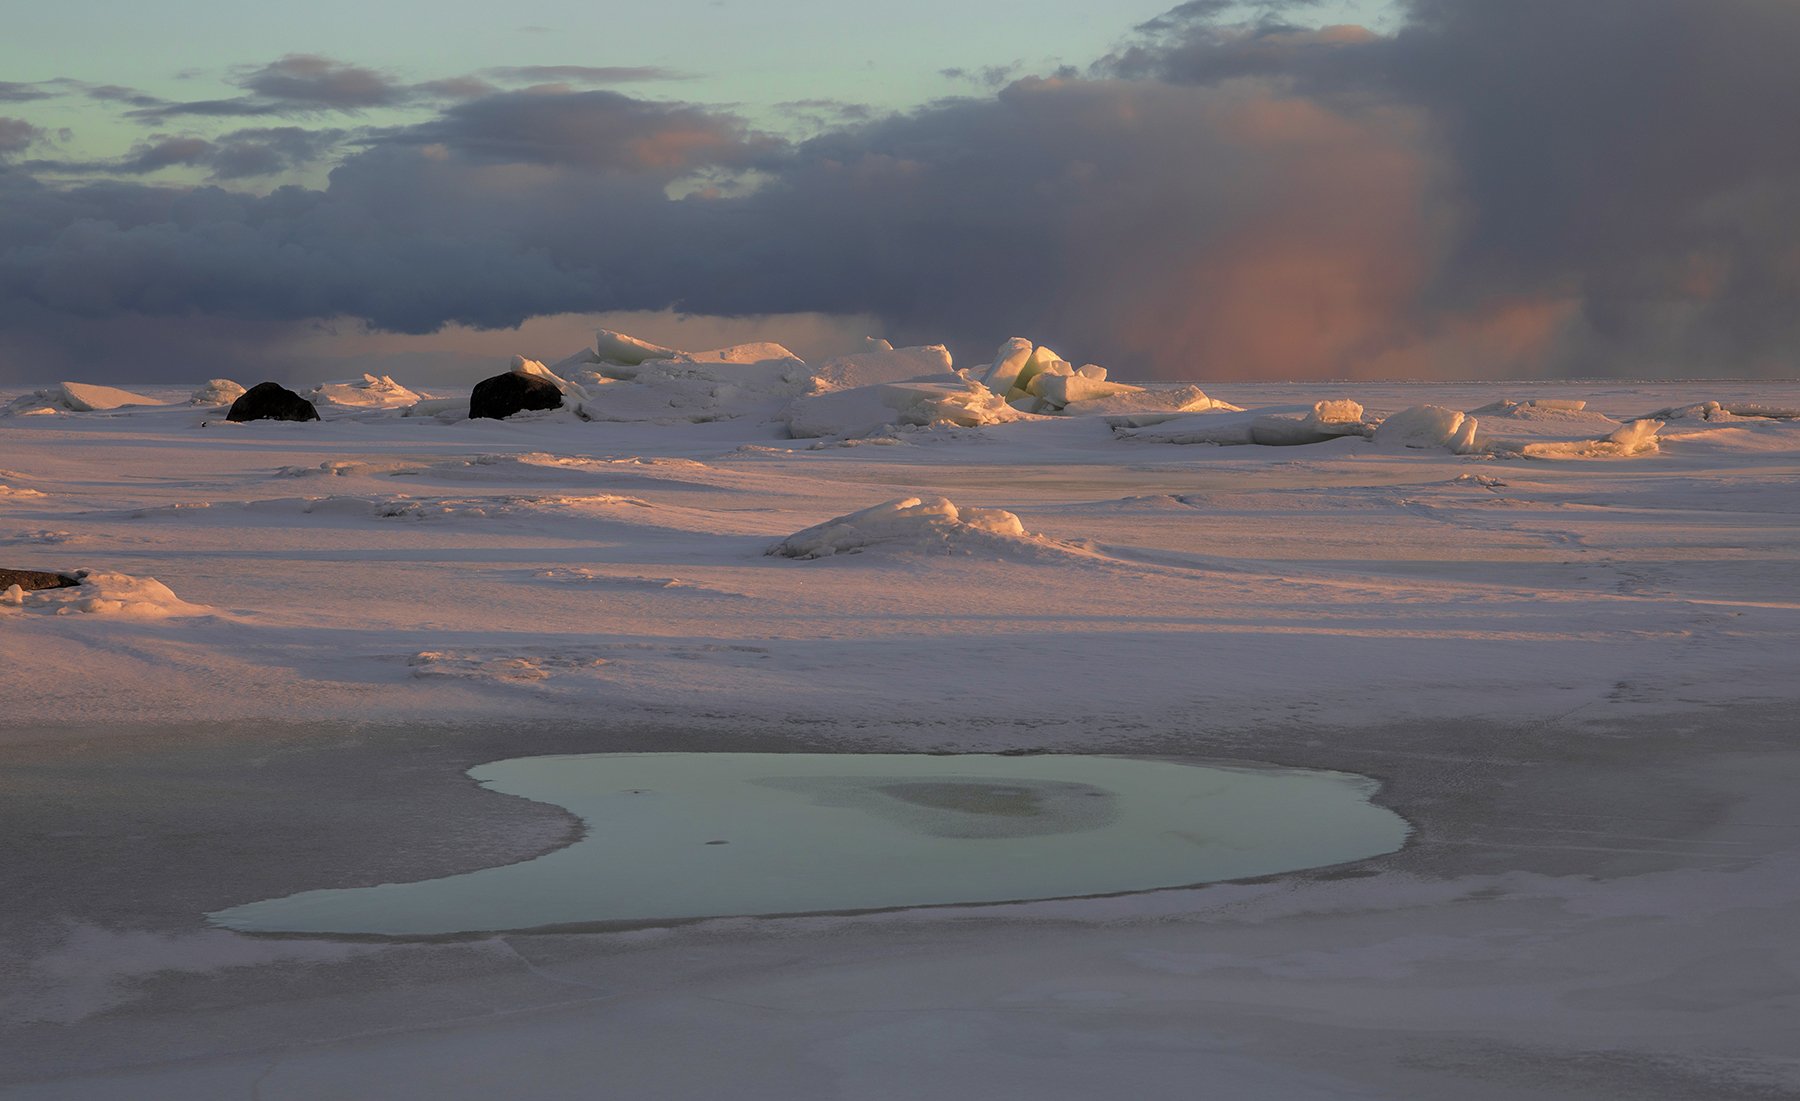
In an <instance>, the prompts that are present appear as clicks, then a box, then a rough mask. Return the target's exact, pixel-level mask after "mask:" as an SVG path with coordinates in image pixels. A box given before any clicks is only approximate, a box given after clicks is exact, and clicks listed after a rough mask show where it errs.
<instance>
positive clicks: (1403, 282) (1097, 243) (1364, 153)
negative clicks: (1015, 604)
mask: <svg viewBox="0 0 1800 1101" xmlns="http://www.w3.org/2000/svg"><path fill="white" fill-rule="evenodd" d="M1225 10H1227V9H1225V8H1222V7H1220V6H1218V5H1207V4H1189V5H1184V7H1183V8H1182V9H1177V11H1176V12H1174V13H1172V14H1171V15H1170V16H1168V17H1165V18H1164V19H1162V20H1158V21H1154V22H1153V24H1151V25H1150V28H1149V30H1148V31H1146V32H1145V35H1144V37H1143V38H1141V39H1140V40H1139V41H1138V42H1137V43H1135V44H1134V45H1133V46H1131V47H1129V48H1126V49H1122V50H1120V51H1119V52H1117V53H1116V54H1114V55H1113V56H1111V57H1109V58H1106V59H1103V60H1102V61H1101V62H1100V63H1099V64H1098V65H1097V66H1096V67H1095V68H1094V69H1093V70H1091V71H1090V73H1089V74H1088V75H1087V76H1086V77H1085V78H1081V79H1075V78H1071V77H1069V76H1067V75H1064V76H1062V77H1060V78H1056V79H1025V80H1020V81H1017V82H1014V83H1012V84H1010V85H1008V86H1007V87H1005V88H1003V89H1001V90H1000V91H999V92H998V93H997V94H994V95H991V96H984V97H980V98H969V99H961V100H949V101H944V102H941V103H937V104H933V105H930V106H928V107H926V108H923V109H921V110H918V111H916V112H912V113H909V114H905V115H898V116H891V117H885V118H879V119H871V120H854V119H849V120H846V119H842V118H839V119H835V120H833V121H832V122H831V124H830V125H829V127H828V128H827V129H826V130H825V132H823V133H822V134H820V135H819V136H818V137H816V138H814V139H812V140H810V141H806V142H803V143H798V144H790V143H784V142H782V141H779V140H776V139H773V138H770V137H768V136H766V135H761V134H758V133H756V132H754V131H753V130H751V129H749V128H748V127H747V126H746V125H745V124H744V123H743V122H742V121H741V120H739V119H737V118H735V117H733V116H731V115H729V114H725V113H721V112H718V111H713V110H708V109H705V108H701V107H696V106H691V105H683V104H667V103H656V102H650V101H645V100H639V99H635V98H632V97H629V96H624V95H620V94H618V93H616V92H608V91H598V90H590V91H577V92H571V91H567V90H557V89H554V88H540V89H535V90H532V91H525V92H487V93H482V92H480V91H479V90H474V89H471V91H472V92H474V94H473V95H472V96H471V98H466V99H463V100H461V101H460V102H453V103H451V104H449V105H448V106H446V107H443V108H442V109H441V110H439V111H438V112H437V113H436V114H435V115H434V116H433V117H432V118H430V119H429V120H428V121H425V122H422V123H419V124H417V125H412V126H405V127H395V128H390V129H386V130H381V131H375V132H367V133H364V134H362V135H359V136H358V137H357V138H356V144H355V145H354V146H343V145H339V146H338V147H337V148H340V149H341V148H354V149H356V150H357V151H356V152H354V153H353V154H352V155H350V156H348V157H347V159H345V160H344V161H343V162H342V163H341V164H340V165H339V166H338V167H337V168H336V169H335V170H334V171H333V173H332V176H331V181H330V185H329V186H328V187H327V188H325V189H323V190H308V189H302V188H292V187H290V188H282V189H280V190H277V191H275V192H273V193H272V194H269V195H266V196H255V195H243V194H231V193H227V192H224V191H220V190H216V189H205V188H202V189H174V188H153V187H148V186H143V185H141V184H130V183H112V184H93V185H89V186H84V187H75V188H70V189H66V190H56V189H51V188H47V187H44V186H42V185H40V184H38V183H36V182H35V181H34V180H32V179H31V178H30V175H29V173H28V172H27V171H25V169H27V168H28V167H29V165H23V166H15V167H14V168H13V169H12V170H11V171H10V172H5V171H0V363H4V362H5V361H6V356H7V355H8V354H9V353H10V354H11V355H13V356H23V355H24V354H26V352H27V351H29V352H30V353H31V354H33V355H36V356H39V358H37V359H34V360H31V361H30V362H31V363H32V365H33V368H34V369H37V370H41V369H43V366H44V364H45V362H46V361H45V360H44V359H42V358H41V357H42V355H43V349H44V348H45V347H53V346H54V343H55V342H54V339H53V338H52V336H51V335H50V334H54V333H55V332H59V331H63V332H66V331H69V330H70V329H71V328H72V327H79V326H81V325H87V324H92V325H93V326H113V327H114V328H112V329H109V331H112V332H114V334H115V336H116V335H117V333H118V330H117V328H116V327H117V326H119V325H124V324H126V322H125V321H122V320H121V319H130V318H137V319H146V320H145V321H144V324H146V325H148V324H150V323H151V322H152V321H155V323H156V324H158V325H160V326H161V328H160V329H158V334H159V337H160V338H162V339H165V340H173V339H175V338H174V337H172V336H171V335H170V334H171V333H178V332H179V331H180V326H179V325H177V324H174V323H172V322H168V321H166V320H164V321H157V320H156V319H172V318H179V317H182V316H187V315H193V316H197V317H202V318H204V319H208V320H207V322H206V323H208V324H211V323H214V322H223V321H229V322H231V324H232V325H233V326H236V327H235V328H233V329H232V331H233V332H236V333H239V334H240V335H241V334H243V333H245V332H248V331H252V330H253V329H254V327H255V326H257V325H264V326H267V327H268V331H269V332H270V333H271V334H272V336H278V335H279V334H280V333H283V332H288V331H291V327H292V326H295V325H303V324H306V323H307V322H308V321H309V319H314V318H328V317H336V316H353V317H358V318H364V319H367V320H369V321H370V322H371V323H373V324H374V325H376V326H379V327H382V328H385V329H390V330H394V331H400V332H426V331H430V330H432V329H434V328H436V327H438V326H440V325H442V324H444V323H447V322H460V323H464V324H469V325H474V326H486V327H500V326H508V325H512V324H515V323H517V322H518V321H520V320H521V319H523V318H526V317H529V316H533V315H538V314H548V313H555V312H563V311H584V312H586V311H602V310H631V309H651V310H653V309H662V308H669V307H673V308H677V309H680V310H685V311H691V312H695V313H715V314H753V313H775V312H790V311H807V310H812V311H824V312H831V313H842V314H851V313H873V314H875V315H877V316H879V317H881V318H882V319H883V320H884V321H885V323H886V324H887V325H888V326H889V327H890V335H893V336H896V337H898V338H901V339H930V340H945V339H947V340H950V341H951V342H953V344H955V346H956V347H957V350H958V352H959V354H961V355H963V357H964V361H965V362H966V361H967V359H968V353H974V354H976V355H985V354H986V353H987V351H988V350H989V349H990V348H991V347H992V345H993V344H995V343H997V342H998V341H999V340H1000V339H1001V338H1003V337H1005V336H1008V335H1011V334H1012V333H1014V332H1022V333H1024V334H1026V335H1030V336H1033V337H1036V338H1038V339H1040V340H1043V341H1045V342H1047V343H1049V344H1051V345H1052V346H1054V347H1057V348H1058V350H1059V351H1062V352H1064V353H1065V354H1066V355H1069V356H1072V357H1075V358H1078V359H1092V360H1095V361H1098V362H1102V363H1107V364H1109V365H1111V366H1115V367H1120V368H1124V369H1126V370H1127V371H1132V370H1135V371H1137V372H1139V373H1142V374H1156V375H1161V376H1164V377H1177V376H1188V377H1199V378H1206V377H1245V376H1261V377H1317V376H1323V375H1359V374H1360V375H1395V374H1403V375H1429V374H1462V375H1477V374H1485V375H1487V376H1489V377H1492V376H1497V375H1504V376H1507V377H1517V376H1520V375H1531V374H1542V373H1549V372H1562V373H1578V374H1605V373H1630V374H1657V373H1662V374H1669V373H1682V374H1704V373H1758V372H1760V373H1776V372H1778V373H1792V371H1793V369H1794V365H1793V362H1792V359H1791V356H1792V354H1793V350H1794V349H1795V348H1796V347H1797V346H1800V321H1797V317H1800V311H1796V310H1795V309H1794V308H1793V303H1794V302H1795V301H1796V300H1797V299H1800V143H1795V142H1794V141H1793V140H1792V135H1793V134H1794V133H1796V132H1800V67H1796V66H1793V65H1791V64H1790V59H1791V58H1792V57H1793V56H1795V55H1796V53H1797V52H1800V5H1795V4H1792V3H1790V2H1788V0H1779V2H1777V0H1710V2H1708V3H1704V4H1701V3H1693V2H1681V0H1584V2H1583V3H1581V4H1568V3H1566V2H1551V0H1505V2H1500V0H1418V2H1416V3H1414V4H1412V5H1411V6H1410V7H1409V8H1408V9H1406V19H1405V21H1404V23H1403V24H1402V26H1401V29H1400V30H1399V31H1398V32H1396V33H1394V34H1392V35H1385V36H1383V35H1375V34H1371V33H1369V32H1366V31H1361V30H1358V29H1347V28H1327V29H1311V28H1304V27H1298V26H1294V25H1291V24H1289V23H1287V22H1285V21H1284V20H1285V18H1286V16H1285V15H1284V11H1285V9H1283V8H1280V7H1267V6H1252V7H1251V8H1249V9H1246V8H1244V7H1243V6H1241V5H1233V6H1231V7H1230V9H1229V12H1230V13H1242V12H1244V11H1246V10H1248V11H1249V12H1250V17H1249V19H1248V21H1240V22H1238V23H1235V24H1232V25H1225V24H1222V23H1220V22H1219V21H1218V18H1217V16H1218V13H1219V12H1220V11H1225ZM1231 17H1232V18H1238V14H1232V15H1231ZM332 71H334V72H335V70H332ZM290 75H293V74H290ZM303 78H304V75H303V74H302V75H301V76H298V77H295V79H303ZM383 79H385V78H383ZM330 83H331V82H330V81H325V82H324V84H330ZM347 83H348V85H354V84H355V82H354V81H350V82H347ZM389 83H390V84H391V82H389ZM249 87H250V85H249V84H248V83H247V84H246V88H249ZM263 87H265V88H279V89H283V93H282V94H284V95H289V96H290V97H291V98H289V99H284V100H282V101H281V102H283V103H287V104H290V105H296V104H299V103H301V102H310V103H312V104H315V105H318V104H321V103H325V102H335V103H345V102H349V98H354V97H353V96H351V95H350V93H348V92H346V91H344V90H343V89H342V88H339V89H338V90H337V91H334V92H331V93H326V92H323V91H320V92H318V93H317V94H312V93H307V95H310V96H311V98H310V99H307V98H306V96H304V95H302V94H301V93H300V92H299V91H298V90H297V89H296V88H294V87H292V86H287V85H280V84H266V83H265V84H264V85H263ZM320 87H323V84H322V85H320ZM334 87H335V85H334ZM376 88H377V86H376V85H365V86H364V91H363V92H362V93H359V94H363V95H376V94H380V93H379V92H378V90H376ZM267 95H268V94H267V93H263V92H258V93H255V96H257V97H259V101H260V99H261V98H267ZM332 97H338V98H335V99H334V98H332ZM346 97H348V98H346ZM269 102H274V101H273V100H272V99H271V100H269ZM275 132H276V131H275V130H273V129H271V130H268V131H257V132H251V131H243V132H240V133H241V134H246V135H247V134H251V133H259V134H261V135H262V136H261V137H260V138H257V137H243V138H241V141H242V142H243V143H245V144H246V146H247V147H248V146H256V145H258V143H260V145H261V146H262V147H268V148H271V149H272V148H274V147H276V146H278V145H279V144H280V143H279V142H278V141H277V140H276V139H275V137H274V136H273V135H274V134H275ZM229 139H230V135H227V136H226V137H222V138H218V139H214V141H213V144H214V146H215V149H214V150H213V151H212V152H211V153H209V154H207V156H208V158H209V159H208V161H207V163H208V164H209V165H210V166H211V168H212V170H213V171H214V173H215V174H216V175H219V176H220V177H221V178H223V177H225V176H226V175H227V174H228V172H227V169H226V167H225V166H224V165H223V164H222V162H221V157H222V156H223V154H222V152H221V151H222V150H223V149H224V148H226V147H227V146H228V145H229ZM296 140H298V139H296ZM344 140H345V139H344V138H341V137H334V138H332V139H331V141H333V142H342V141H344ZM154 144H155V143H151V145H149V146H146V147H144V148H143V149H142V150H140V151H138V153H139V154H141V155H144V156H146V157H147V156H148V155H149V154H150V153H151V152H152V150H153V148H154ZM178 152H179V150H178V149H171V150H167V151H164V153H163V154H162V155H165V156H173V155H175V154H176V153H178ZM286 155H287V156H288V157H289V158H290V159H289V161H288V163H297V161H296V160H295V158H297V157H298V155H299V154H297V153H289V154H286ZM310 155H312V156H318V155H322V154H321V153H320V152H318V151H317V150H315V151H314V152H312V153H311V154H310ZM146 163H148V161H146ZM247 163H251V164H254V163H256V162H255V161H254V158H251V159H250V161H249V162H247ZM266 163H270V164H274V163H276V162H275V161H273V160H270V161H268V162H266ZM734 182H735V183H737V184H738V185H739V186H737V187H736V188H735V189H734V188H733V187H731V186H725V185H727V184H731V183H734ZM713 184H717V185H718V186H712V185H713ZM196 324H200V322H196ZM271 354H274V353H271ZM20 361H21V362H24V360H23V359H21V360H20ZM4 369H6V368H4V367H0V370H4ZM189 373H194V372H189Z"/></svg>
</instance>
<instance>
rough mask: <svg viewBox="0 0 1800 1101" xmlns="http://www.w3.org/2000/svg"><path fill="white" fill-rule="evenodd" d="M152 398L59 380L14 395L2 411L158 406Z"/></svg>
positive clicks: (57, 410) (64, 411) (61, 411)
mask: <svg viewBox="0 0 1800 1101" xmlns="http://www.w3.org/2000/svg"><path fill="white" fill-rule="evenodd" d="M160 404H162V403H161V402H158V401H157V400H156V399H155V398H147V397H145V396H143V395H142V394H134V393H132V392H131V391H129V390H120V389H118V388H117V387H113V386H96V385H94V384H93V383H89V382H59V383H57V384H56V385H55V386H51V387H48V388H46V389H43V390H34V391H33V392H31V393H29V394H24V395H22V396H20V397H17V398H14V399H13V400H12V402H11V403H9V404H8V405H7V406H6V409H5V412H7V413H12V414H19V413H98V412H105V411H107V410H109V409H120V408H123V407H124V406H127V405H160Z"/></svg>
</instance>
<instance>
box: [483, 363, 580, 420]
mask: <svg viewBox="0 0 1800 1101" xmlns="http://www.w3.org/2000/svg"><path fill="white" fill-rule="evenodd" d="M562 403H563V399H562V391H561V390H558V389H557V388H556V384H555V383H553V382H551V381H549V380H548V379H541V378H538V377H537V376H536V375H519V374H514V373H513V372H511V371H508V372H507V373H506V374H504V375H495V376H494V377H493V378H484V379H482V380H481V381H480V382H478V383H476V384H475V389H474V391H473V392H472V393H470V394H469V417H470V419H474V418H477V417H493V418H494V419H496V420H505V419H506V418H507V417H510V416H512V415H513V414H514V413H522V412H524V411H525V410H527V409H560V408H562Z"/></svg>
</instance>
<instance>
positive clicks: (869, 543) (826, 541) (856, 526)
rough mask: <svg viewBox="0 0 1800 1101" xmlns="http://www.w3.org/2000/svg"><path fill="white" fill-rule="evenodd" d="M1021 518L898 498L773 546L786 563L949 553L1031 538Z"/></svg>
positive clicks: (930, 500)
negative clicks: (888, 552)
mask: <svg viewBox="0 0 1800 1101" xmlns="http://www.w3.org/2000/svg"><path fill="white" fill-rule="evenodd" d="M1032 538H1034V536H1032V535H1031V534H1030V533H1028V532H1027V531H1026V530H1025V526H1024V525H1023V524H1021V523H1019V518H1018V517H1017V516H1014V515H1013V514H1012V513H1010V512H1006V511H1004V510H1002V509H995V508H958V507H956V506H955V505H953V504H951V503H950V501H949V500H947V499H946V498H943V497H896V498H894V499H893V500H891V501H886V502H883V503H882V504H879V505H875V506H873V507H871V508H865V509H862V510H860V511H857V512H852V513H850V514H848V515H846V516H839V517H837V518H835V519H832V520H827V521H825V522H824V523H823V524H815V525H814V526H812V527H810V528H807V529H805V530H804V531H797V532H795V533H794V534H792V535H790V536H788V537H787V538H786V539H783V540H782V541H781V542H779V543H776V544H775V545H774V546H772V547H770V548H769V550H768V552H767V553H769V554H775V555H781V556H783V557H786V558H825V557H827V556H829V555H833V554H839V553H842V552H845V551H858V550H862V549H864V548H866V547H874V546H894V547H900V548H903V549H909V550H916V551H924V552H927V553H937V554H948V553H953V552H954V551H956V550H958V549H959V546H960V545H962V544H966V543H969V542H979V541H983V540H991V539H1003V540H1011V539H1032Z"/></svg>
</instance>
